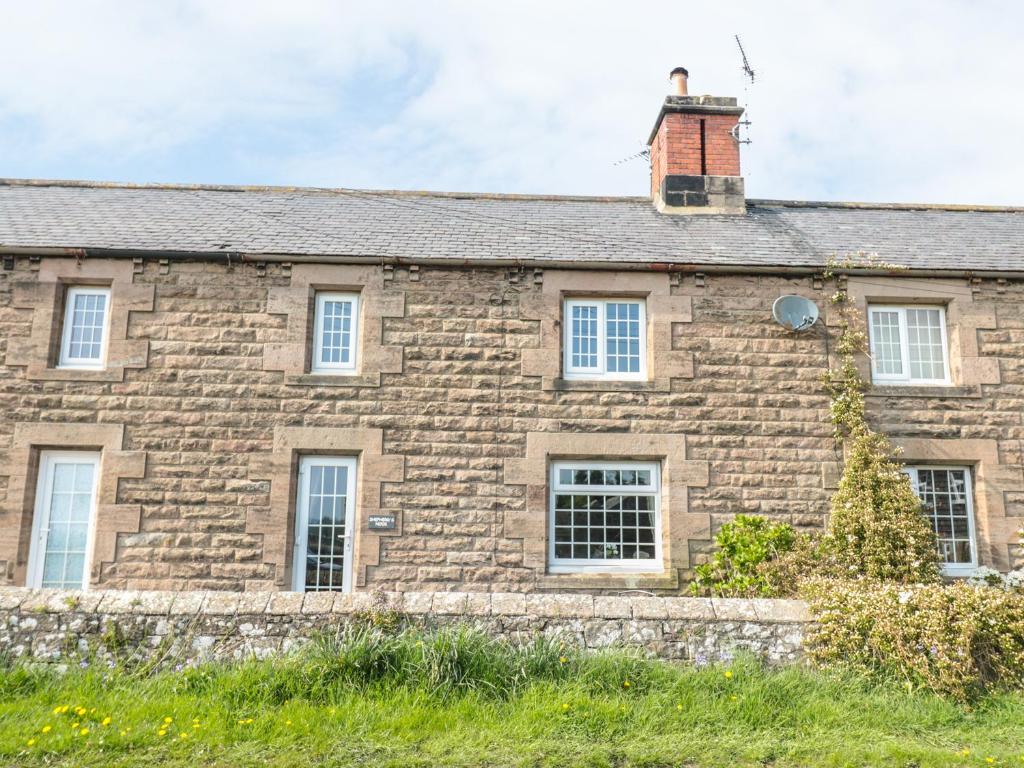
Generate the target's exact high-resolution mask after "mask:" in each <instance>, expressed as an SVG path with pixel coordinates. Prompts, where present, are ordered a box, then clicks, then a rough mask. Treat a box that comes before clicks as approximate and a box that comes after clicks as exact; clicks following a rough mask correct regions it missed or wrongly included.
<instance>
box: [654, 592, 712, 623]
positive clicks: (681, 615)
mask: <svg viewBox="0 0 1024 768" xmlns="http://www.w3.org/2000/svg"><path fill="white" fill-rule="evenodd" d="M664 600H665V610H666V611H667V613H668V618H669V619H670V620H672V621H712V620H714V618H715V609H714V608H713V607H712V605H711V598H707V597H666V598H664Z"/></svg>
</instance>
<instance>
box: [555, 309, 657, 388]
mask: <svg viewBox="0 0 1024 768" xmlns="http://www.w3.org/2000/svg"><path fill="white" fill-rule="evenodd" d="M646 315H647V312H646V307H645V303H644V301H643V300H642V299H567V300H566V302H565V319H564V325H565V339H564V342H563V347H564V350H565V365H564V368H565V378H567V379H634V380H636V379H641V380H642V379H646V378H647V317H646Z"/></svg>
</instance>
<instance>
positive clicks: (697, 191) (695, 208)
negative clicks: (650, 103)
mask: <svg viewBox="0 0 1024 768" xmlns="http://www.w3.org/2000/svg"><path fill="white" fill-rule="evenodd" d="M688 78H689V72H687V71H686V70H685V69H684V68H683V67H676V68H675V69H673V70H672V72H671V74H670V75H669V79H670V80H671V81H672V85H673V94H672V95H669V96H666V97H665V103H664V104H662V105H661V111H660V112H659V113H658V119H657V121H656V122H655V124H654V130H653V131H651V136H650V138H649V139H648V140H647V144H648V145H649V146H650V148H651V198H652V200H653V201H654V205H655V206H656V207H657V209H658V210H659V211H660V212H661V213H669V214H693V213H745V212H746V199H745V197H744V193H743V177H742V176H740V145H739V142H738V141H737V140H736V137H735V135H734V134H733V131H734V129H735V128H736V125H737V123H738V122H739V119H740V115H742V114H743V107H740V106H737V105H736V99H735V98H732V97H723V96H690V95H689V92H688V83H687V80H688Z"/></svg>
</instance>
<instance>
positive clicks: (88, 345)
mask: <svg viewBox="0 0 1024 768" xmlns="http://www.w3.org/2000/svg"><path fill="white" fill-rule="evenodd" d="M109 309H110V289H109V288H93V287H83V286H78V287H71V288H68V289H67V292H66V294H65V296H64V329H63V332H62V334H61V342H60V358H59V360H58V362H57V364H58V366H59V367H61V368H102V367H103V366H104V363H105V360H106V356H107V324H108V323H107V318H108V316H109V314H110V312H109Z"/></svg>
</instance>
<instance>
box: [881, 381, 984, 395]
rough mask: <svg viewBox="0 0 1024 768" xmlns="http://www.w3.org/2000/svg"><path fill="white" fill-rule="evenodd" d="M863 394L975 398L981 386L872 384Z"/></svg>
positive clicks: (979, 393) (979, 392)
mask: <svg viewBox="0 0 1024 768" xmlns="http://www.w3.org/2000/svg"><path fill="white" fill-rule="evenodd" d="M864 395H865V397H937V398H975V397H981V386H980V385H978V384H969V385H966V386H959V387H958V386H953V385H950V384H927V385H918V384H872V385H871V387H870V388H869V389H868V390H867V392H865V393H864Z"/></svg>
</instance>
